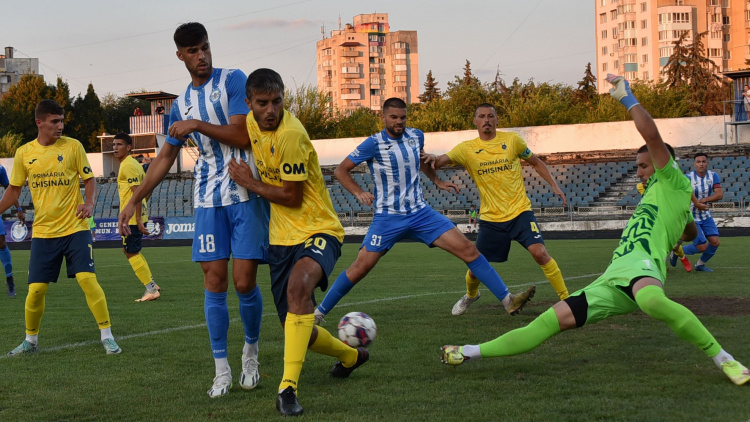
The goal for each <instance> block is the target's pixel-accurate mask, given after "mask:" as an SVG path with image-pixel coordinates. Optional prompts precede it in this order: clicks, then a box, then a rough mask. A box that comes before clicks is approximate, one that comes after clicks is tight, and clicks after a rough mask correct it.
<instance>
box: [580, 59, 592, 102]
mask: <svg viewBox="0 0 750 422" xmlns="http://www.w3.org/2000/svg"><path fill="white" fill-rule="evenodd" d="M596 95H597V94H596V76H594V74H593V73H592V72H591V62H589V63H588V64H587V65H586V70H585V71H584V72H583V79H581V80H580V81H578V90H577V91H576V93H575V98H576V99H577V100H579V101H585V102H590V101H591V100H592V99H593V98H595V97H596Z"/></svg>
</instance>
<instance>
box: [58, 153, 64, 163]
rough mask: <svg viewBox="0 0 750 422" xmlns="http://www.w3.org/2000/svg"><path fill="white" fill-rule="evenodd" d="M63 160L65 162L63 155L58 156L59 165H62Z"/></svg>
mask: <svg viewBox="0 0 750 422" xmlns="http://www.w3.org/2000/svg"><path fill="white" fill-rule="evenodd" d="M62 160H63V156H62V154H59V155H58V156H57V162H58V163H62Z"/></svg>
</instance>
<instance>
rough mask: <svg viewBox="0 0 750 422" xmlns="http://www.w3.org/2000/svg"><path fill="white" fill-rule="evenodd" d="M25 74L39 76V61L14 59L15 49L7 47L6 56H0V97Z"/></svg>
mask: <svg viewBox="0 0 750 422" xmlns="http://www.w3.org/2000/svg"><path fill="white" fill-rule="evenodd" d="M25 73H31V74H32V75H38V74H39V59H32V58H26V57H23V58H16V57H13V47H5V55H0V97H2V96H3V94H5V93H6V92H8V90H9V89H10V87H11V86H13V85H14V84H15V83H17V82H18V81H19V80H21V76H23V75H24V74H25Z"/></svg>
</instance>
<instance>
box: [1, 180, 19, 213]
mask: <svg viewBox="0 0 750 422" xmlns="http://www.w3.org/2000/svg"><path fill="white" fill-rule="evenodd" d="M20 196H21V186H14V185H8V187H6V188H5V193H4V194H3V198H2V199H0V214H2V213H4V212H5V211H6V210H7V209H8V208H10V207H11V205H13V204H18V198H19V197H20Z"/></svg>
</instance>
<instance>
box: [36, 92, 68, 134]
mask: <svg viewBox="0 0 750 422" xmlns="http://www.w3.org/2000/svg"><path fill="white" fill-rule="evenodd" d="M64 120H65V110H64V109H63V108H62V107H61V106H60V104H57V103H56V102H55V101H54V100H42V101H39V103H37V105H36V108H35V109H34V121H35V123H36V127H37V129H38V130H39V132H38V136H37V139H38V140H39V142H40V143H42V144H43V145H49V144H50V143H54V142H55V141H57V140H58V139H60V137H61V136H62V130H63V128H64V127H65V122H64Z"/></svg>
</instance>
